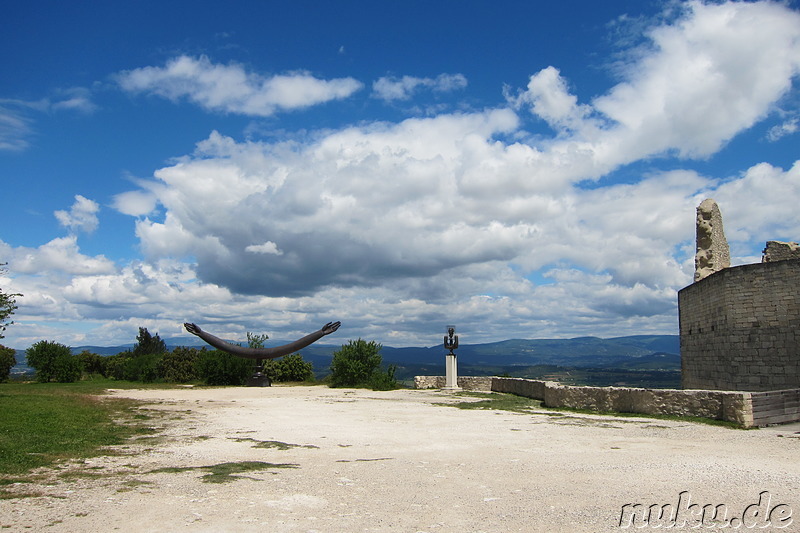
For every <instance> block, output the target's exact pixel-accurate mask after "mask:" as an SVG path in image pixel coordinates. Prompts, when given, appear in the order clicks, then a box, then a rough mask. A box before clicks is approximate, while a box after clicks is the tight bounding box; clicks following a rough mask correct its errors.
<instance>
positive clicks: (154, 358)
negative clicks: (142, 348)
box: [122, 353, 163, 383]
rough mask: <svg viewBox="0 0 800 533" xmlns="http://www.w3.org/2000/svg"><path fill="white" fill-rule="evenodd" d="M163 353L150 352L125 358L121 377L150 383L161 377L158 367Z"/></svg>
mask: <svg viewBox="0 0 800 533" xmlns="http://www.w3.org/2000/svg"><path fill="white" fill-rule="evenodd" d="M162 357H163V354H160V353H150V354H145V355H137V356H136V357H129V358H126V360H125V363H124V364H123V366H122V378H123V379H125V380H127V381H142V382H144V383H152V382H154V381H158V379H159V378H160V377H161V374H160V373H159V369H160V367H161V358H162Z"/></svg>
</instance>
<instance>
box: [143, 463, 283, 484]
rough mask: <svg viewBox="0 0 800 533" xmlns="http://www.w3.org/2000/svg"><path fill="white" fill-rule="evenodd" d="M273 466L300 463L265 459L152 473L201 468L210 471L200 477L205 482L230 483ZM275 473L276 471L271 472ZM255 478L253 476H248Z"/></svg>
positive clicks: (168, 470) (173, 468)
mask: <svg viewBox="0 0 800 533" xmlns="http://www.w3.org/2000/svg"><path fill="white" fill-rule="evenodd" d="M273 468H298V465H296V464H292V463H265V462H263V461H239V462H237V463H219V464H216V465H208V466H186V467H167V468H158V469H156V470H151V471H150V473H151V474H159V473H168V474H173V473H179V472H189V471H192V470H201V471H206V472H208V473H207V474H205V475H204V476H202V477H201V478H200V479H202V480H203V481H204V482H205V483H228V482H230V481H235V480H237V479H244V478H248V477H247V476H240V475H237V474H242V473H244V472H255V471H263V470H270V469H273ZM271 473H272V474H275V472H271ZM248 479H253V478H248Z"/></svg>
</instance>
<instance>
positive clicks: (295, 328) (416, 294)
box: [0, 2, 800, 345]
mask: <svg viewBox="0 0 800 533" xmlns="http://www.w3.org/2000/svg"><path fill="white" fill-rule="evenodd" d="M646 36H647V37H648V38H649V41H648V44H647V46H644V47H640V48H637V49H636V50H632V51H630V54H628V55H627V56H626V60H625V61H624V62H623V63H621V64H619V65H617V69H618V71H619V75H620V76H621V77H620V79H619V81H618V83H617V84H616V85H614V86H613V87H610V88H609V89H608V90H607V91H606V92H605V93H603V94H600V95H598V96H596V97H594V98H593V99H592V100H591V101H588V102H580V101H579V99H578V98H577V97H576V96H575V95H574V94H573V93H572V91H571V87H570V81H569V80H568V79H566V78H565V77H564V76H563V75H562V73H561V72H560V71H559V69H558V68H557V67H555V66H551V67H547V68H545V69H542V70H540V71H539V72H537V73H534V74H533V75H531V77H530V81H529V83H528V85H527V86H526V87H523V88H518V89H514V88H508V87H507V88H506V89H505V101H504V102H502V103H500V104H498V106H497V107H495V108H493V109H481V110H472V111H462V112H459V113H441V114H438V115H436V116H431V117H427V118H408V119H406V120H402V121H399V122H378V121H375V122H368V123H361V124H359V125H355V126H349V127H344V128H341V129H337V130H326V131H319V132H315V134H314V135H309V136H307V137H305V138H303V139H302V140H279V141H257V140H252V141H237V140H236V139H234V138H232V137H229V136H225V135H222V134H220V133H218V132H216V131H214V132H211V133H210V134H208V136H207V137H206V138H205V139H203V140H201V141H200V142H198V143H197V148H196V150H195V151H194V152H193V153H191V154H188V155H186V156H184V157H182V158H179V159H178V160H176V161H174V162H173V163H170V164H169V165H168V166H165V167H163V168H160V169H158V170H156V171H155V172H154V174H153V178H152V180H149V181H146V182H143V183H142V187H141V188H140V189H137V190H134V191H130V192H127V193H123V194H121V195H119V196H117V198H116V199H115V203H114V207H115V208H116V209H117V210H118V211H120V212H121V213H124V214H128V215H132V216H135V217H137V218H136V221H135V224H136V226H135V228H136V229H135V231H136V235H137V237H138V239H139V242H140V246H141V251H142V254H143V256H142V260H141V261H136V262H132V263H130V264H127V265H125V266H122V267H117V266H115V265H113V264H111V263H110V262H109V261H108V260H106V259H105V258H103V257H102V256H100V257H95V258H91V257H85V256H81V255H80V252H79V251H78V250H77V248H76V241H75V237H67V238H65V239H57V240H54V241H52V242H51V243H48V244H46V245H43V246H42V247H40V248H36V249H28V248H25V249H23V248H12V247H9V246H8V245H4V244H3V243H2V242H0V249H2V252H3V253H4V255H5V256H6V257H10V258H11V259H10V260H9V263H10V264H9V267H10V268H11V269H12V270H13V271H14V272H18V273H27V272H33V271H34V270H35V269H39V268H42V265H45V264H46V265H48V266H49V267H52V268H53V271H52V272H53V273H52V274H51V275H52V277H53V279H52V280H50V281H47V280H42V279H37V278H33V277H30V278H26V277H23V276H20V277H19V278H16V279H14V280H13V284H14V286H13V291H15V292H22V293H24V294H25V295H26V296H25V298H26V300H25V303H26V306H27V307H28V309H32V310H30V311H27V313H29V314H30V316H32V317H48V316H52V313H55V312H56V311H58V312H60V313H64V314H65V316H70V317H76V319H77V318H78V317H84V318H87V319H89V320H93V321H96V323H97V324H98V326H97V328H96V331H94V332H93V335H94V336H96V337H100V338H108V339H112V338H116V336H117V335H119V334H120V332H121V331H123V330H124V331H125V332H126V333H125V335H126V336H128V337H129V336H130V333H129V332H130V330H131V328H132V327H133V328H134V331H135V326H139V325H144V326H148V325H149V326H151V327H153V326H155V327H157V328H158V329H159V330H160V331H161V333H162V336H168V335H171V334H179V332H180V329H179V328H180V323H181V322H183V321H184V320H186V319H191V320H192V321H196V322H198V323H205V322H211V323H214V324H216V325H217V327H218V328H219V329H218V330H216V331H215V333H216V334H221V335H223V336H230V337H237V336H238V337H239V338H242V337H243V336H244V332H245V331H255V332H267V333H269V334H270V336H271V337H272V338H280V337H284V338H289V337H292V336H295V335H296V334H297V333H302V332H307V331H310V330H311V329H316V328H318V327H319V326H321V325H322V324H323V323H325V322H326V321H328V320H331V319H338V320H342V321H343V323H344V324H345V325H346V327H347V330H349V333H348V334H349V335H350V336H351V337H356V336H361V337H364V338H377V339H379V340H380V341H381V342H384V343H385V344H389V345H391V344H395V345H403V344H432V343H433V342H436V341H430V340H429V339H435V338H436V337H437V336H438V335H439V333H441V332H438V330H437V328H439V326H437V324H441V327H444V325H445V324H447V323H458V324H460V331H468V332H469V334H468V335H467V336H466V337H465V338H464V341H465V342H480V341H489V340H498V339H503V338H512V337H540V338H542V337H562V336H578V335H597V336H615V335H625V334H636V333H676V332H677V314H676V292H677V290H679V289H680V288H682V287H683V286H685V285H687V284H689V283H690V282H691V280H692V273H693V254H694V209H695V207H696V206H697V205H698V204H699V203H700V201H702V199H703V198H706V197H713V198H715V199H716V200H717V201H718V202H719V204H720V206H721V208H722V211H723V215H724V217H725V223H726V226H725V227H726V234H727V236H728V238H729V240H730V241H731V247H732V254H733V256H734V262H739V263H742V262H751V261H756V260H758V256H757V253H758V252H757V250H758V247H760V246H763V241H765V240H767V239H773V238H777V239H787V240H788V239H790V238H795V239H796V237H797V236H798V235H800V211H798V210H797V206H796V199H797V198H800V161H799V162H796V163H794V165H792V166H790V167H789V168H780V167H778V166H775V165H772V164H769V163H766V162H762V163H759V164H756V165H753V166H751V167H750V168H745V169H742V170H741V172H740V173H738V174H736V175H731V176H706V175H703V174H701V173H698V172H697V171H694V170H688V169H686V168H684V166H683V165H682V163H683V162H685V161H686V160H690V159H695V158H707V157H710V156H712V155H713V154H715V153H716V152H717V151H719V150H720V149H721V148H722V147H724V146H725V145H726V143H728V142H729V141H730V140H731V139H732V138H733V137H735V136H736V135H737V134H740V133H741V132H743V131H745V130H747V129H748V128H751V127H752V126H753V125H754V124H756V123H758V122H759V121H761V120H762V119H764V118H765V117H767V116H769V115H770V113H772V112H775V111H776V109H777V106H778V105H779V103H780V102H781V101H782V99H783V98H784V97H785V96H786V95H787V94H789V93H790V92H791V91H793V90H795V89H793V87H794V85H793V84H795V83H796V81H797V77H798V74H799V73H800V15H798V14H797V13H796V12H794V11H791V10H789V9H787V8H786V7H784V6H782V5H780V4H775V3H764V2H762V3H733V2H729V3H723V4H703V3H700V2H689V3H687V4H686V5H685V10H684V12H683V13H682V14H681V15H680V17H678V18H677V19H675V20H673V21H671V22H669V23H666V22H665V23H661V24H660V25H658V26H655V27H652V28H651V29H649V30H648V32H647V34H646ZM119 83H120V85H121V86H122V87H123V88H124V89H125V90H128V91H132V92H145V93H150V94H154V95H158V96H162V97H165V98H169V99H171V100H179V99H183V98H186V99H188V100H190V101H192V102H194V103H196V104H197V105H199V106H201V107H202V108H204V109H207V110H209V111H218V112H231V113H242V114H248V115H252V116H268V115H271V114H273V113H275V112H276V110H279V109H295V108H299V107H305V106H309V105H313V104H316V103H321V102H325V101H330V100H332V99H337V98H345V97H349V96H350V95H352V94H354V92H355V91H357V90H358V89H359V88H360V87H361V86H362V84H361V83H360V82H357V81H355V80H353V79H350V78H343V79H337V80H330V81H324V80H319V79H316V78H313V77H311V76H310V75H308V74H302V73H301V74H295V75H289V76H272V77H266V76H261V75H258V74H255V73H248V72H246V71H245V70H244V69H243V68H242V67H240V66H237V65H227V66H225V65H216V64H213V63H212V62H211V61H210V60H209V59H207V58H200V59H193V58H189V57H179V58H176V59H175V60H173V61H170V62H169V63H168V64H167V65H166V66H165V67H145V68H141V69H136V70H133V71H127V72H125V73H123V74H122V75H121V76H120V77H119ZM464 86H466V81H465V79H463V80H462V78H459V77H458V76H452V75H443V76H442V77H439V78H435V79H434V78H430V79H419V78H413V77H402V78H389V77H387V78H382V80H379V81H378V82H376V83H375V84H374V85H373V91H374V92H375V93H376V94H377V95H379V96H380V97H381V98H383V99H386V100H403V99H408V98H410V97H411V96H412V95H413V93H414V91H416V90H419V89H420V88H428V89H431V90H437V89H438V90H452V89H461V88H464ZM499 89H500V88H498V90H499ZM537 122H543V123H544V124H546V125H547V127H549V128H550V129H551V130H552V135H549V136H543V135H532V134H531V133H530V132H529V131H528V130H527V129H526V128H527V127H528V125H530V124H535V123H537ZM787 124H789V125H788V126H786V127H785V128H783V129H782V130H781V131H780V132H777V133H775V135H776V136H777V135H791V134H793V133H794V131H796V128H794V130H793V129H792V126H791V123H789V122H787ZM776 131H777V130H776ZM654 157H659V158H662V159H663V160H666V161H670V162H671V163H672V164H671V166H672V168H671V169H666V170H652V171H650V172H649V173H648V174H647V175H644V176H641V178H640V179H638V180H636V181H635V182H632V183H616V182H607V180H606V178H607V177H608V176H609V174H610V173H612V172H614V171H616V170H619V169H620V168H622V167H623V166H625V165H628V164H631V163H635V162H641V161H645V160H647V159H648V158H654ZM668 166H669V165H668ZM89 202H91V201H90V200H87V199H86V198H83V197H76V204H75V205H74V206H73V207H72V209H71V211H70V212H64V214H62V215H57V216H58V217H59V220H60V221H61V222H62V224H64V226H66V227H67V228H69V229H77V228H80V229H88V228H90V227H91V226H92V224H91V222H92V220H94V219H92V218H91V217H92V216H94V212H93V211H92V206H91V204H90V203H89ZM95 205H96V204H95ZM65 254H67V255H68V254H71V256H72V257H73V260H72V265H71V267H70V268H69V269H68V270H64V266H63V263H59V259H58V257H60V256H61V255H65ZM75 258H77V259H78V260H77V261H75V260H74V259H75ZM58 264H61V265H62V266H60V267H58V266H56V265H58ZM54 280H60V281H61V282H62V283H63V287H64V289H63V291H60V292H59V293H57V294H55V293H53V291H52V290H50V289H48V287H50V286H51V285H48V283H55V282H56V281H54ZM15 328H18V327H17V326H15ZM265 328H268V329H267V330H266V331H265ZM432 328H433V329H432ZM24 336H25V331H22V332H21V333H20V337H21V338H22V337H24ZM467 338H468V340H467Z"/></svg>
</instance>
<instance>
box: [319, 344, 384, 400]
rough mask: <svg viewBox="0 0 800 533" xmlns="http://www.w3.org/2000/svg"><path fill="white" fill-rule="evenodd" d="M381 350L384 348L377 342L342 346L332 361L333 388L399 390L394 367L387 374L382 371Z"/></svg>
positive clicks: (331, 379)
mask: <svg viewBox="0 0 800 533" xmlns="http://www.w3.org/2000/svg"><path fill="white" fill-rule="evenodd" d="M381 348H383V346H382V345H381V344H379V343H377V342H375V341H370V342H367V341H365V340H362V339H358V340H356V341H350V342H349V343H348V344H345V345H342V349H341V350H339V351H337V352H334V354H333V360H332V361H331V375H330V381H331V387H365V386H366V387H372V388H376V387H377V388H380V389H381V390H387V389H391V388H397V382H396V381H395V380H394V367H390V368H389V371H388V372H386V373H382V372H381V371H380V366H381V361H382V357H381V354H380V351H381Z"/></svg>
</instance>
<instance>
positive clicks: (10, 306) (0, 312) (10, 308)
mask: <svg viewBox="0 0 800 533" xmlns="http://www.w3.org/2000/svg"><path fill="white" fill-rule="evenodd" d="M5 266H6V263H0V274H5V273H6V272H7V271H8V270H7V269H6V268H4V267H5ZM17 296H22V295H21V294H18V293H14V294H9V293H4V292H3V289H2V288H0V339H2V338H3V337H4V335H3V332H4V331H5V330H6V328H7V327H8V326H10V325H11V324H13V322H11V321H7V320H8V317H10V316H11V315H13V314H14V311H15V310H16V309H17V299H16V297H17Z"/></svg>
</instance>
